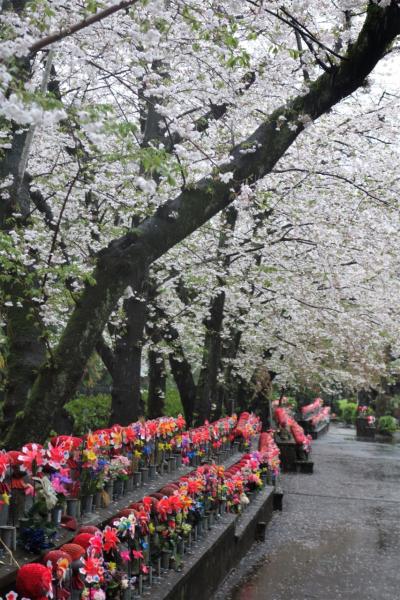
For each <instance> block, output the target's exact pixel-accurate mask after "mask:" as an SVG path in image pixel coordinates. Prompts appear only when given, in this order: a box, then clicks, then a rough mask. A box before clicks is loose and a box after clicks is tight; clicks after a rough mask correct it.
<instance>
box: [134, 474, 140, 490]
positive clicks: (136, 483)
mask: <svg viewBox="0 0 400 600" xmlns="http://www.w3.org/2000/svg"><path fill="white" fill-rule="evenodd" d="M141 484H142V474H141V472H140V471H135V472H134V474H133V485H134V486H135V487H137V488H138V487H140V486H141Z"/></svg>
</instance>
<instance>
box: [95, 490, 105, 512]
mask: <svg viewBox="0 0 400 600" xmlns="http://www.w3.org/2000/svg"><path fill="white" fill-rule="evenodd" d="M102 496H103V493H102V492H101V491H98V492H96V493H95V495H94V497H93V505H94V509H95V510H100V508H101V507H102V505H103V497H102Z"/></svg>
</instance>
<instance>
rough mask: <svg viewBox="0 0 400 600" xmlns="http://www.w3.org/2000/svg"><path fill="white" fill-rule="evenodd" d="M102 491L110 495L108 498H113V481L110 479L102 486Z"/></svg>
mask: <svg viewBox="0 0 400 600" xmlns="http://www.w3.org/2000/svg"><path fill="white" fill-rule="evenodd" d="M104 491H105V492H106V493H107V494H108V495H109V496H110V500H112V499H113V495H114V481H113V480H110V481H107V483H106V484H105V486H104Z"/></svg>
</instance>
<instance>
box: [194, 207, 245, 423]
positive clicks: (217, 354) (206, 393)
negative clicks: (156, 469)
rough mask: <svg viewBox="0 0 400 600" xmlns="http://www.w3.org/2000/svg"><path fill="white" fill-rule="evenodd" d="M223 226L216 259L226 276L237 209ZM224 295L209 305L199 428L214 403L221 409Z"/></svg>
mask: <svg viewBox="0 0 400 600" xmlns="http://www.w3.org/2000/svg"><path fill="white" fill-rule="evenodd" d="M223 218H224V223H223V226H222V231H221V234H220V239H219V244H218V253H217V259H218V260H219V261H220V262H222V265H221V266H222V268H223V270H224V272H225V273H226V272H227V270H228V269H229V264H230V258H229V256H227V255H224V254H223V251H224V250H225V249H226V247H227V244H228V242H229V236H230V234H231V233H232V232H233V231H234V229H235V224H236V220H237V210H236V208H234V207H232V206H231V207H229V208H227V209H226V211H225V214H224V217H223ZM224 284H225V278H224V277H219V278H218V286H219V287H222V286H223V285H224ZM224 308H225V292H224V291H223V290H218V291H217V293H216V294H215V296H214V297H213V298H211V302H210V312H209V315H208V318H207V319H206V321H205V323H204V324H205V327H206V333H205V338H204V346H203V359H202V365H201V370H200V375H199V381H198V383H197V392H196V414H197V422H198V423H199V424H200V423H202V422H203V421H204V420H205V419H210V418H211V412H212V403H213V402H215V403H216V405H217V409H218V375H219V373H220V369H221V350H222V339H221V333H222V324H223V320H224Z"/></svg>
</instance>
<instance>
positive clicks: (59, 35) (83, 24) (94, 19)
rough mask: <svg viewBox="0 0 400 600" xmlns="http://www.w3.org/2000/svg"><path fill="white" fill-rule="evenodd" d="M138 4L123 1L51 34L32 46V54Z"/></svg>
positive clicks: (128, 0)
mask: <svg viewBox="0 0 400 600" xmlns="http://www.w3.org/2000/svg"><path fill="white" fill-rule="evenodd" d="M137 2H138V0H122V2H119V3H118V4H115V5H114V6H109V7H108V8H105V9H104V10H100V11H99V12H98V13H96V14H95V15H92V16H90V17H86V18H85V19H82V21H79V22H78V23H75V24H74V25H70V26H69V27H66V28H65V29H60V31H57V32H56V33H51V34H49V35H47V36H46V37H44V38H42V39H41V40H38V41H37V42H35V43H34V44H32V46H31V47H30V49H29V50H30V53H31V54H35V53H36V52H39V50H43V48H46V47H47V46H50V45H51V44H54V43H55V42H59V41H60V40H63V39H64V38H66V37H69V36H70V35H72V34H74V33H77V32H78V31H81V30H82V29H86V28H87V27H90V25H93V24H94V23H98V22H99V21H102V20H103V19H105V18H106V17H109V16H110V15H113V14H114V13H116V12H118V11H120V10H123V9H125V8H129V7H130V6H133V5H134V4H136V3H137Z"/></svg>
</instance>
